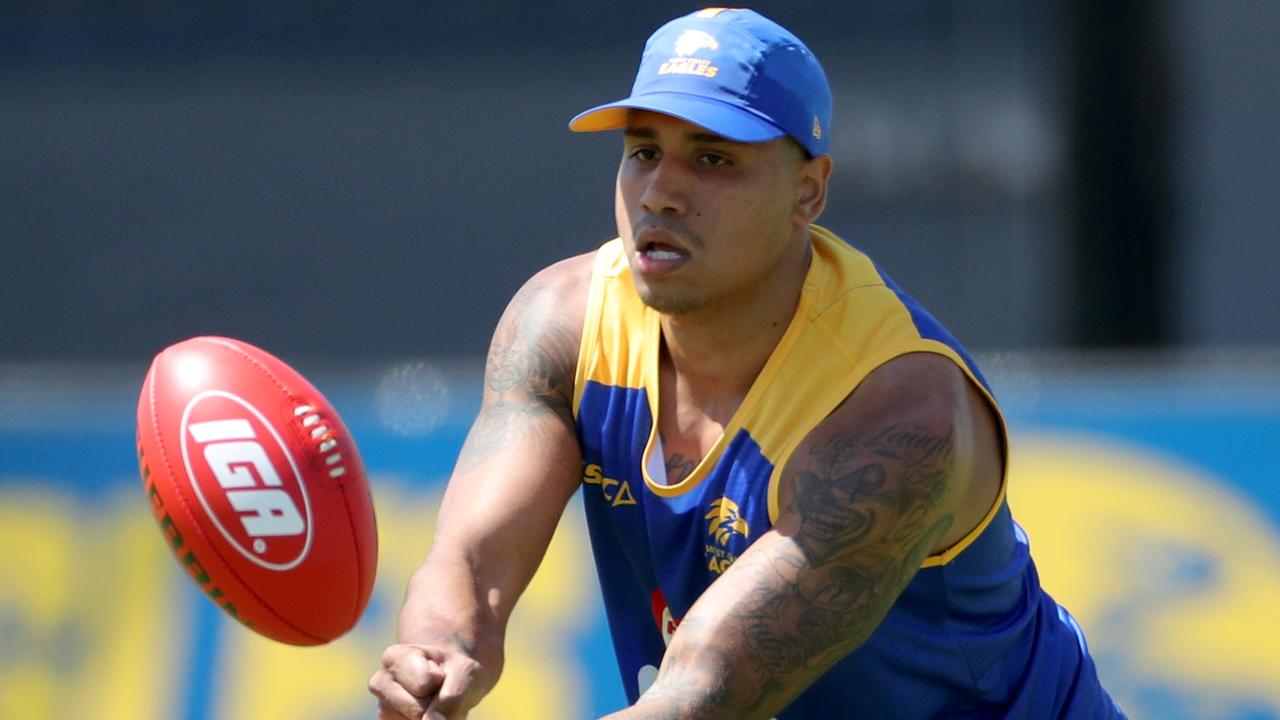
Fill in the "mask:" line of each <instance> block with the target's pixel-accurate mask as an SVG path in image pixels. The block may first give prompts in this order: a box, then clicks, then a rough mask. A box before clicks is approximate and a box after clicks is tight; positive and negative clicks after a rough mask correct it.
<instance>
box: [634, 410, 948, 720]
mask: <svg viewBox="0 0 1280 720" xmlns="http://www.w3.org/2000/svg"><path fill="white" fill-rule="evenodd" d="M799 460H800V461H801V462H800V463H799V464H800V465H801V466H802V469H801V470H799V471H796V472H793V473H792V474H791V475H790V476H789V477H788V478H786V480H785V481H786V482H788V483H789V487H790V490H791V500H790V503H789V504H788V506H787V507H785V508H784V509H783V513H782V517H780V518H779V526H780V528H779V529H780V531H781V526H783V524H784V522H785V524H786V528H787V530H786V534H787V535H789V536H790V537H789V541H778V542H771V543H769V544H767V545H762V550H763V552H757V553H750V552H748V553H746V554H744V555H743V556H742V557H741V558H739V559H738V561H737V562H736V563H735V565H734V567H733V568H732V575H733V576H734V578H735V579H734V581H733V583H734V585H733V586H734V588H736V589H737V590H739V591H740V593H741V595H740V596H739V599H738V601H737V602H735V603H734V604H733V605H732V607H731V608H730V609H729V610H728V611H727V622H726V621H725V619H721V620H720V621H719V622H718V623H717V628H718V629H717V630H716V632H715V633H714V634H711V633H699V632H698V629H697V626H689V627H687V628H686V625H688V623H689V622H690V621H692V620H694V618H688V619H687V620H686V622H685V624H682V625H681V631H682V632H685V631H687V635H686V637H687V638H689V640H690V642H689V643H688V644H687V645H685V644H683V643H680V642H678V639H679V638H680V633H677V636H676V638H677V641H676V642H673V643H672V646H671V648H669V649H668V652H667V656H666V657H665V658H664V660H663V668H662V671H663V672H662V674H663V676H664V677H666V678H672V680H673V681H674V682H664V683H662V687H661V688H658V687H656V686H655V691H656V692H658V693H659V694H660V695H667V694H674V695H675V696H677V697H680V698H683V699H682V700H678V701H673V702H675V703H676V705H679V706H680V707H681V708H683V709H685V710H688V709H690V708H692V707H693V706H694V705H696V706H697V707H700V708H703V709H709V708H716V707H719V708H721V709H723V710H724V711H725V712H727V714H726V717H728V716H733V711H732V708H740V709H743V710H745V709H748V708H757V707H762V706H771V707H780V705H779V702H781V703H782V704H785V702H787V701H789V699H790V698H791V697H793V696H794V695H795V694H797V693H799V692H800V691H802V690H803V688H804V687H807V685H808V684H809V683H810V682H812V681H813V680H814V679H815V678H816V677H818V676H819V675H821V673H822V672H825V671H826V670H827V669H828V668H829V667H830V666H831V665H833V664H835V663H836V662H837V661H838V660H840V659H841V658H842V657H844V656H845V655H847V654H848V653H849V652H851V651H852V650H854V649H855V648H857V647H858V646H859V645H861V644H862V643H863V642H864V641H865V640H866V639H867V638H868V637H869V636H870V635H871V633H872V632H873V631H874V630H875V628H876V627H877V626H878V625H879V624H880V622H881V620H882V619H883V618H884V616H885V614H886V613H887V612H888V610H889V608H890V606H891V605H892V604H893V602H894V601H895V600H896V599H897V597H898V595H899V594H900V593H901V592H902V590H903V588H905V587H906V584H907V583H908V582H909V581H910V579H911V577H913V576H914V574H915V571H916V570H917V569H918V568H919V567H920V563H921V561H922V560H923V559H924V558H925V557H926V556H927V555H928V554H929V552H930V550H931V549H932V548H933V547H935V546H936V545H937V544H938V543H939V542H940V541H941V539H942V537H943V536H944V535H945V534H946V533H947V531H948V530H949V529H950V527H951V524H952V522H953V516H952V515H951V514H949V513H947V512H942V511H941V508H942V507H943V506H944V503H945V502H946V501H947V494H948V486H949V483H950V479H951V476H952V474H953V473H954V471H955V465H956V462H955V457H954V452H953V442H952V432H951V430H950V429H947V430H946V431H945V432H937V431H934V430H930V429H927V428H924V427H922V426H920V425H917V424H914V423H898V424H894V425H890V426H888V427H885V428H882V429H879V430H876V431H873V432H870V433H861V434H837V435H833V436H831V437H830V438H828V439H827V440H826V441H824V442H822V443H821V444H818V445H816V446H814V447H813V448H812V449H811V450H810V452H809V454H808V456H807V457H804V458H800V459H799ZM793 462H794V461H793ZM788 515H790V516H791V517H787V516H788ZM729 577H730V576H729V575H726V576H725V577H724V578H723V579H728V578H729ZM686 649H687V652H688V653H689V654H690V657H684V656H682V651H685V650H686ZM695 656H696V658H697V660H696V663H697V664H702V665H705V664H706V663H710V664H711V665H712V666H713V668H715V669H714V670H713V671H712V672H714V673H716V674H717V675H718V677H710V678H709V677H707V674H708V671H707V670H703V671H701V672H699V671H698V670H697V669H696V668H694V667H692V665H693V664H694V662H695V661H694V659H693V658H694V657H695ZM721 663H723V664H721ZM726 669H728V670H729V671H730V672H724V671H725V670H726ZM725 676H732V678H733V679H732V680H727V679H726V678H725ZM676 678H682V679H681V680H675V679H676ZM713 690H714V692H713ZM713 695H714V696H715V697H716V698H717V700H716V702H715V704H714V705H711V704H705V703H706V702H707V701H708V700H709V699H710V698H711V696H713ZM716 712H721V710H714V711H713V712H711V713H710V714H709V715H699V717H705V716H715V717H718V716H719V715H716V714H715V713H716ZM689 714H693V713H689Z"/></svg>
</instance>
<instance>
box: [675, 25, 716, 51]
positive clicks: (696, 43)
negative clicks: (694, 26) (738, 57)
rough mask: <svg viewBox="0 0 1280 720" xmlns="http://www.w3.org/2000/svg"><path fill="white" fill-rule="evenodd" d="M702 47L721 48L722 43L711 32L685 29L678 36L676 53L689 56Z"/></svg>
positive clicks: (709, 48)
mask: <svg viewBox="0 0 1280 720" xmlns="http://www.w3.org/2000/svg"><path fill="white" fill-rule="evenodd" d="M702 49H707V50H719V49H720V43H719V42H717V41H716V39H715V38H714V37H713V36H712V35H711V33H707V32H703V31H701V30H685V31H684V32H682V33H680V37H678V38H676V54H677V55H679V56H681V57H689V56H690V55H692V54H694V53H696V52H698V51H699V50H702Z"/></svg>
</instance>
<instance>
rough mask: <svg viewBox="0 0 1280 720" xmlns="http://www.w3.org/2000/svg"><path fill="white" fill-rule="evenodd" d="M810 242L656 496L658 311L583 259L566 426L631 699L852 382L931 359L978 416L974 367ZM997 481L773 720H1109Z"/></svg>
mask: <svg viewBox="0 0 1280 720" xmlns="http://www.w3.org/2000/svg"><path fill="white" fill-rule="evenodd" d="M810 236H811V239H812V244H813V254H812V261H811V263H810V267H809V270H808V273H807V275H806V278H805V282H804V287H803V290H802V291H801V295H800V300H799V304H798V306H797V308H796V311H795V314H794V316H793V318H792V320H791V323H790V325H789V326H788V328H787V330H786V331H785V333H784V335H783V336H782V339H781V340H780V341H779V342H778V345H777V347H776V348H775V349H774V351H773V353H772V355H771V356H770V358H769V360H768V362H767V363H766V364H765V366H764V368H763V369H762V370H761V371H760V374H759V376H758V377H757V378H756V380H755V382H754V384H753V385H752V386H751V388H750V390H749V391H748V393H747V395H746V397H745V398H744V399H743V401H742V404H741V405H740V406H739V408H738V410H737V412H736V413H735V414H734V416H733V418H732V419H731V420H730V422H729V424H728V425H727V426H726V427H725V429H724V432H723V434H722V436H721V437H720V439H719V440H718V441H717V442H716V444H715V445H714V446H713V447H712V449H711V450H710V451H709V452H708V453H707V455H706V457H705V458H703V459H702V461H701V463H700V464H699V465H698V466H697V468H696V469H695V470H694V472H693V473H692V474H691V475H689V477H688V478H686V479H684V480H683V481H680V482H678V483H675V484H671V485H668V484H666V482H665V481H666V473H665V467H664V460H663V454H662V451H661V448H660V440H659V439H658V433H657V423H656V422H655V419H656V418H657V413H658V397H659V395H658V362H659V361H658V356H659V349H660V343H661V329H660V326H659V315H658V313H657V312H656V311H654V310H652V309H651V308H649V307H647V306H645V305H644V303H643V302H642V301H641V300H640V298H639V296H638V295H637V293H636V290H635V287H634V285H633V284H632V279H631V274H630V271H629V270H628V268H627V261H626V257H625V253H624V250H623V248H622V244H621V241H619V240H613V241H611V242H609V243H606V244H605V245H604V246H603V247H602V248H601V249H600V250H599V252H598V253H597V255H596V258H595V265H594V270H593V275H592V279H591V286H590V291H589V293H590V294H589V298H588V303H587V315H586V321H585V323H584V326H583V336H582V345H581V350H580V352H579V356H578V369H577V375H576V378H575V385H574V413H575V417H576V420H577V429H578V436H579V442H580V443H581V446H582V453H583V500H584V506H585V510H586V514H587V525H588V531H589V534H590V537H591V543H592V552H593V554H594V556H595V562H596V568H597V573H598V575H599V579H600V585H601V590H602V593H603V597H604V601H605V610H606V613H607V616H608V621H609V629H610V632H611V634H612V637H613V644H614V649H615V653H616V655H617V659H618V664H619V668H620V670H621V673H622V682H623V686H624V689H625V691H626V695H627V698H628V699H629V701H630V702H635V701H636V699H637V698H638V697H639V695H640V693H641V692H643V691H644V689H645V688H646V687H647V686H648V685H649V684H650V683H652V682H653V679H654V678H655V677H656V675H657V668H658V667H659V665H660V664H661V661H662V656H663V653H664V651H665V648H666V642H667V641H668V640H669V639H670V636H671V634H672V633H673V632H674V631H675V629H676V627H677V626H678V624H679V620H680V618H682V617H683V616H684V614H685V613H686V612H687V611H688V610H689V608H690V606H692V605H693V603H694V601H695V600H697V598H698V596H699V595H701V594H702V592H703V591H704V590H705V589H706V588H707V587H708V586H709V585H710V584H711V583H712V582H714V581H715V580H716V578H717V577H719V575H720V574H721V573H723V572H724V571H725V570H726V569H727V568H728V567H729V565H730V564H731V563H732V562H733V561H734V559H735V558H736V557H737V556H738V555H740V554H741V553H742V552H743V551H745V550H746V548H747V547H748V546H749V545H750V544H751V543H752V541H753V540H754V539H756V538H758V537H760V536H761V535H762V534H763V533H765V532H767V531H768V530H769V529H770V528H771V527H772V525H773V523H774V521H775V520H776V518H777V516H778V506H777V493H778V483H779V474H780V473H781V471H782V469H783V467H784V466H785V464H786V462H787V458H788V457H789V455H790V454H791V452H792V450H794V449H795V447H796V445H797V444H799V443H800V441H801V440H803V439H804V437H805V436H806V435H807V434H808V433H809V432H810V431H811V430H812V429H813V428H814V427H815V426H816V425H817V424H818V423H819V422H821V421H822V420H823V419H824V418H825V417H826V416H827V415H828V414H829V413H830V412H831V411H832V410H833V409H835V407H836V406H837V405H838V404H839V403H840V402H841V401H843V400H844V399H845V398H846V397H847V396H848V395H849V393H850V392H851V391H852V390H853V389H854V388H855V387H856V386H857V385H858V383H859V382H861V380H862V379H863V378H865V377H866V376H867V374H868V373H870V372H871V371H872V370H873V369H875V368H876V367H878V366H880V365H881V364H883V363H885V362H887V361H888V360H891V359H892V358H894V357H897V356H899V355H902V354H904V353H910V352H931V353H936V354H939V355H942V356H944V357H947V358H949V359H951V360H952V361H953V362H955V364H956V365H957V366H958V367H959V368H960V369H962V370H963V371H964V373H965V374H966V375H967V376H968V377H969V378H970V379H971V380H972V381H973V383H974V384H975V385H976V386H977V387H978V388H979V389H980V390H981V391H982V392H983V393H984V394H986V396H987V398H988V399H989V400H990V402H991V404H992V407H993V408H996V404H995V401H994V399H993V398H992V396H991V394H990V389H989V388H988V387H987V384H986V381H985V379H984V378H983V376H982V375H981V373H980V372H979V370H978V368H977V366H976V365H975V364H974V362H973V360H972V358H970V357H969V355H968V354H967V353H966V352H965V351H964V349H963V348H961V346H960V345H959V344H958V343H957V342H956V341H955V339H954V338H952V337H951V335H950V334H948V333H947V331H946V330H944V329H943V328H942V327H941V326H940V325H939V324H938V323H937V322H936V321H935V320H934V319H933V318H932V317H931V316H930V315H929V314H928V313H926V312H925V311H924V310H923V309H922V308H921V307H920V305H919V304H918V303H916V302H915V301H914V300H913V299H911V298H910V297H908V296H907V295H906V294H904V293H903V292H902V291H901V290H900V289H898V288H897V287H896V286H895V285H894V284H893V283H892V281H890V280H889V278H888V277H887V276H885V274H884V273H882V272H881V271H880V270H879V269H878V268H877V267H876V266H875V265H874V264H873V263H872V262H871V260H870V259H868V258H867V257H866V256H865V255H863V254H861V253H860V252H858V251H857V250H855V249H853V248H852V247H850V246H849V245H846V244H845V243H844V242H843V241H841V240H840V239H839V238H837V237H836V236H834V235H833V234H831V233H830V232H828V231H826V230H824V229H822V228H820V227H817V226H813V227H812V229H811V232H810ZM996 414H997V415H999V412H998V408H997V411H996ZM1000 425H1001V429H1000V432H1001V435H1002V439H1003V437H1004V432H1005V431H1004V429H1003V420H1002V419H1001V420H1000ZM1005 482H1006V481H1005V480H1003V479H1002V482H1001V489H1000V494H999V497H998V498H997V500H996V501H995V502H994V503H993V506H992V507H991V509H990V511H989V512H988V513H987V515H986V517H985V518H984V519H983V521H982V522H981V524H980V525H979V526H978V527H976V528H975V529H974V530H973V531H972V532H970V533H969V534H968V535H967V536H966V537H965V538H963V539H962V540H961V541H960V542H958V543H957V544H956V545H955V546H953V547H951V548H949V549H948V550H947V551H946V552H943V553H941V554H938V555H935V556H932V557H929V558H927V559H926V560H925V561H924V563H923V566H922V568H921V569H920V570H919V572H918V573H917V574H916V575H915V577H914V578H913V579H912V580H911V582H910V583H909V584H908V585H907V588H906V590H905V591H904V592H903V593H902V595H901V596H900V597H899V598H898V600H897V602H896V603H895V604H894V605H893V607H892V609H891V610H890V611H889V613H888V615H887V616H886V617H885V618H884V620H883V622H882V623H881V624H880V626H879V627H878V628H877V629H876V630H875V631H874V632H873V633H872V635H871V636H870V638H868V639H867V641H866V642H865V643H864V644H863V645H862V646H861V647H859V648H858V649H857V650H855V651H854V652H853V653H851V654H850V655H849V656H847V657H846V658H844V659H843V660H841V661H840V662H838V663H837V664H836V665H835V666H834V667H833V668H832V669H831V670H829V671H828V672H827V673H826V674H825V675H823V676H822V677H821V678H819V679H818V680H817V681H816V682H815V683H814V684H813V685H811V686H810V687H809V689H807V690H806V691H805V692H804V693H803V694H801V695H800V696H799V697H798V698H797V699H796V700H795V701H794V702H793V703H792V704H791V705H790V706H788V707H787V709H786V710H784V711H783V712H782V713H780V714H779V716H778V717H779V718H781V719H782V720H788V719H790V718H825V717H851V718H852V717H871V718H904V719H909V720H923V719H925V718H949V719H955V718H1006V717H1007V718H1072V719H1075V718H1081V719H1082V718H1090V719H1093V718H1110V717H1123V716H1122V715H1121V714H1120V712H1119V710H1117V709H1116V708H1115V706H1114V704H1113V703H1112V702H1111V700H1110V698H1109V697H1108V696H1107V694H1106V692H1105V691H1104V690H1103V689H1102V687H1101V686H1100V684H1099V682H1098V679H1097V673H1096V671H1095V668H1094V664H1093V661H1092V659H1091V658H1090V657H1089V655H1088V651H1087V650H1086V648H1085V644H1084V638H1083V636H1082V635H1081V633H1080V631H1079V627H1078V626H1077V625H1076V623H1075V621H1074V620H1073V619H1072V618H1071V616H1070V615H1069V614H1067V613H1066V611H1065V610H1063V609H1062V608H1060V607H1059V606H1058V605H1057V604H1056V603H1055V602H1054V601H1053V600H1052V599H1051V598H1050V597H1049V596H1048V595H1047V594H1046V593H1044V592H1043V591H1042V590H1041V588H1040V586H1039V581H1038V579H1037V576H1036V571H1035V566H1034V565H1033V563H1032V561H1031V558H1030V555H1029V553H1028V547H1027V540H1026V536H1025V534H1023V532H1022V531H1021V529H1020V528H1019V527H1018V526H1017V525H1016V524H1015V523H1014V521H1013V519H1012V517H1011V515H1010V513H1009V508H1008V506H1007V504H1006V503H1005V501H1004V487H1005Z"/></svg>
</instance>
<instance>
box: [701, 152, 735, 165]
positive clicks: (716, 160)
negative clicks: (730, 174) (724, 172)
mask: <svg viewBox="0 0 1280 720" xmlns="http://www.w3.org/2000/svg"><path fill="white" fill-rule="evenodd" d="M698 159H699V160H701V161H702V162H703V163H705V164H707V165H710V166H712V167H720V166H722V165H728V164H729V158H727V157H725V156H723V155H717V154H716V153H705V154H704V155H702V157H700V158H698Z"/></svg>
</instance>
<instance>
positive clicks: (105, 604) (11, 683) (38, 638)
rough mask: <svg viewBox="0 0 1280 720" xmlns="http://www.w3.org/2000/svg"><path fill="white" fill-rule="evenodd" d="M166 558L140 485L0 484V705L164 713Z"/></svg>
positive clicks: (127, 718) (168, 655) (170, 623)
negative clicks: (107, 491)
mask: <svg viewBox="0 0 1280 720" xmlns="http://www.w3.org/2000/svg"><path fill="white" fill-rule="evenodd" d="M33 484H34V483H33ZM40 484H44V485H48V484H50V483H40ZM130 487H132V484H130ZM104 509H105V510H104ZM172 565H173V561H172V559H171V558H170V557H169V556H168V554H167V550H166V548H165V545H164V542H163V541H162V539H161V537H160V534H159V532H158V531H157V530H156V529H155V523H154V521H153V520H152V519H151V513H150V511H149V509H148V508H147V505H146V501H145V500H144V499H143V498H142V497H141V493H140V492H139V493H137V494H134V493H129V492H126V491H123V490H122V491H121V493H120V494H119V495H117V496H116V498H114V499H112V498H107V499H106V500H95V502H94V505H93V508H92V510H90V509H87V508H85V507H82V506H78V505H77V504H76V503H75V502H74V501H73V500H72V499H71V497H70V496H69V494H61V493H47V492H41V493H37V492H30V491H29V492H21V491H18V492H11V493H0V577H3V580H4V582H0V615H2V616H4V617H7V618H12V619H13V621H14V627H15V628H17V630H15V631H14V632H12V633H9V634H8V637H7V638H4V639H5V640H6V646H5V647H3V648H0V663H2V664H3V667H4V669H5V672H4V673H0V717H2V718H52V717H66V716H68V708H74V709H75V710H74V711H73V712H71V713H70V714H72V715H75V714H87V715H91V716H92V717H94V718H95V719H100V720H151V719H155V720H162V719H164V718H169V717H172V716H173V713H172V711H171V709H172V703H171V700H172V697H173V696H172V683H171V682H168V681H165V680H164V679H165V678H168V677H170V676H171V673H172V670H173V668H174V667H175V666H177V664H178V663H177V653H178V651H177V648H179V647H180V646H181V645H182V643H181V642H177V641H164V642H158V639H161V638H177V637H178V631H177V628H176V623H175V622H174V619H173V616H172V614H171V612H169V611H168V610H167V608H168V605H169V603H168V598H169V595H170V593H169V592H168V586H167V584H166V582H165V580H164V578H166V577H169V576H170V575H171V574H172V573H176V572H177V571H176V569H175V568H174V567H172ZM10 643H12V646H9V644H10Z"/></svg>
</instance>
